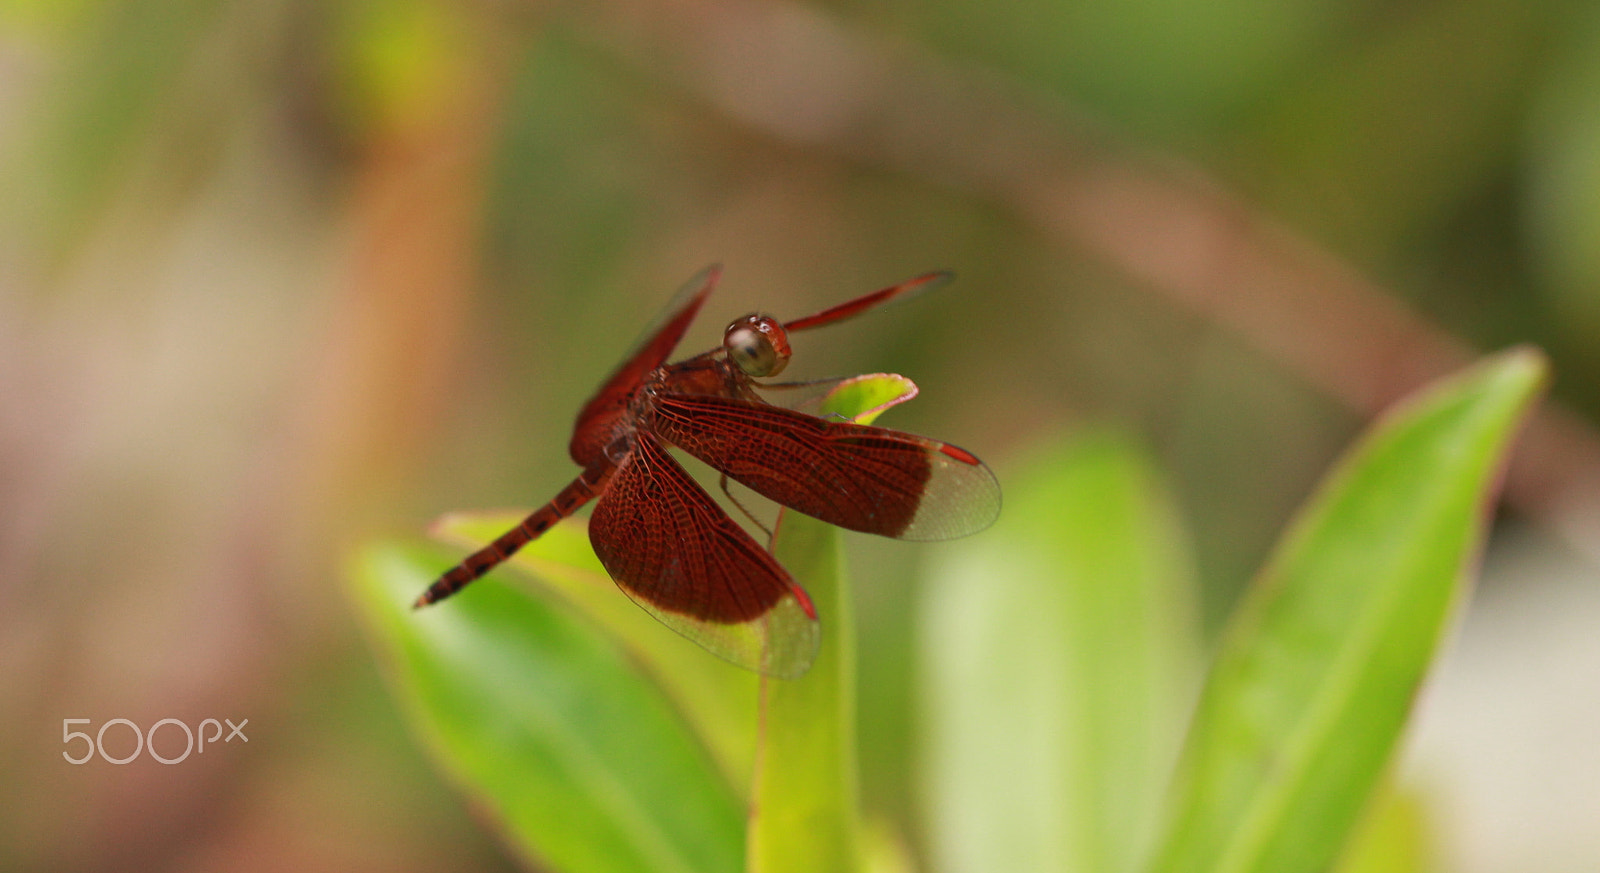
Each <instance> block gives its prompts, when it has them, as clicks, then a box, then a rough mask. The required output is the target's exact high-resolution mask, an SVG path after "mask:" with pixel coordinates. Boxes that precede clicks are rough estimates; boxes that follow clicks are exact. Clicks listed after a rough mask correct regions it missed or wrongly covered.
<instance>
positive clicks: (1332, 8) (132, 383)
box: [0, 0, 1600, 873]
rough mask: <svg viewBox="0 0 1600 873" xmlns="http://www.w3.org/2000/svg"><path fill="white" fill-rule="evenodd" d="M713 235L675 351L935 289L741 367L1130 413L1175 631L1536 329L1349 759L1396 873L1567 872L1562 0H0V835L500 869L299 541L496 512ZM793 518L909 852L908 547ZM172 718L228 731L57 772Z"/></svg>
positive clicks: (881, 806)
mask: <svg viewBox="0 0 1600 873" xmlns="http://www.w3.org/2000/svg"><path fill="white" fill-rule="evenodd" d="M712 261H721V262H723V263H724V264H726V267H727V272H726V275H725V277H724V282H723V286H722V289H721V290H720V291H719V292H718V294H717V296H716V297H714V298H713V300H712V301H711V303H710V304H709V305H708V307H707V311H706V312H705V314H704V315H703V316H702V319H701V323H700V324H699V325H697V326H696V328H695V329H694V330H693V331H692V332H691V334H690V338H689V339H688V340H687V341H686V344H685V348H686V349H691V350H699V349H701V348H705V347H709V345H711V344H712V343H714V342H715V341H716V338H717V336H718V333H717V331H718V329H719V328H720V327H721V325H723V324H725V323H726V321H727V320H728V319H730V318H732V317H733V316H736V315H739V314H741V313H743V312H747V311H749V310H751V309H754V308H761V309H763V310H765V311H769V312H772V313H774V314H777V315H778V316H780V317H795V316H798V315H802V314H805V313H808V312H811V311H814V310H817V309H820V308H822V307H824V306H827V305H831V304H833V303H837V302H840V301H842V300H844V299H847V298H849V297H853V296H855V295H857V294H860V293H863V292H866V291H868V290H871V289H873V288H876V287H880V286H882V285H886V284H889V283H892V282H895V281H899V280H901V279H904V278H907V277H909V276H911V275H914V274H917V273H920V272H923V271H926V270H930V269H939V268H948V269H953V270H955V271H956V272H957V274H958V281H957V283H956V284H955V285H953V286H951V287H949V288H947V289H945V290H943V291H941V292H939V293H938V294H936V295H933V296H930V297H926V298H923V299H920V300H918V301H917V302H916V303H915V304H912V305H908V306H904V307H897V308H894V309H892V310H888V311H885V312H880V313H876V314H874V315H873V316H872V317H871V318H870V319H862V320H860V321H856V322H851V323H849V324H847V325H841V326H839V327H836V328H833V329H830V330H828V331H824V332H820V333H818V334H815V335H806V336H805V337H804V338H803V339H802V340H798V341H797V343H796V358H795V361H794V362H793V364H792V365H791V368H790V370H789V373H793V374H795V376H796V378H803V377H807V376H815V377H822V376H835V375H846V374H851V373H856V372H871V371H878V370H891V371H895V372H900V373H904V374H906V375H908V376H911V377H912V378H913V379H915V380H916V381H917V382H918V384H919V385H920V386H921V388H922V391H923V393H922V396H921V397H920V398H919V399H918V400H917V402H915V403H912V404H909V405H907V406H905V407H902V408H900V409H896V410H895V411H894V412H893V413H892V414H891V415H890V416H889V418H887V419H885V420H884V422H883V423H884V424H887V425H889V426H892V427H898V428H902V429H905V430H910V431H913V432H920V433H927V434H930V435H934V436H937V437H938V438H941V439H945V440H948V441H951V442H954V443H957V444H959V445H963V446H966V447H968V448H970V449H972V450H974V451H976V452H977V453H979V454H980V455H982V456H983V457H984V458H985V459H986V460H988V461H989V462H990V463H991V465H993V466H994V467H995V468H996V470H997V471H998V472H999V474H1000V476H1001V480H1002V483H1003V484H1004V483H1005V482H1006V480H1007V475H1008V470H1009V469H1011V464H1010V460H1011V459H1013V458H1018V457H1022V456H1024V455H1025V454H1026V453H1027V452H1028V451H1029V450H1030V448H1031V447H1034V446H1037V445H1040V444H1042V443H1044V442H1045V441H1047V440H1049V439H1050V438H1051V437H1052V436H1053V435H1054V434H1057V433H1059V432H1060V431H1061V430H1062V429H1064V428H1071V427H1074V426H1078V425H1081V424H1085V423H1095V424H1098V423H1101V422H1108V421H1109V422H1114V423H1116V424H1118V425H1120V426H1122V427H1125V428H1127V429H1129V430H1132V431H1134V432H1136V433H1137V434H1139V436H1140V438H1141V440H1142V441H1143V442H1144V443H1145V445H1146V446H1147V447H1148V448H1149V449H1150V451H1151V452H1152V454H1153V455H1154V457H1155V458H1156V460H1157V462H1158V463H1159V465H1160V466H1161V468H1162V469H1163V471H1164V473H1165V475H1166V477H1167V483H1168V485H1169V487H1170V488H1171V489H1172V490H1173V492H1174V494H1175V495H1176V498H1177V502H1178V505H1179V508H1180V510H1181V512H1182V515H1183V522H1184V524H1185V525H1186V526H1187V528H1188V531H1189V537H1190V539H1191V540H1192V544H1193V554H1194V562H1195V564H1196V576H1197V578H1198V580H1199V583H1200V586H1201V602H1202V607H1203V610H1204V614H1205V615H1206V617H1207V619H1208V621H1209V626H1210V627H1212V628H1215V626H1216V624H1217V623H1218V621H1220V618H1221V617H1222V616H1223V615H1225V614H1226V610H1227V609H1228V607H1229V605H1230V604H1231V603H1232V602H1233V599H1234V597H1235V596H1236V594H1237V592H1238V591H1239V589H1240V587H1241V586H1242V585H1243V584H1244V583H1245V582H1246V581H1247V580H1248V578H1249V576H1250V574H1251V572H1252V571H1253V570H1254V568H1255V567H1256V566H1257V565H1258V564H1259V563H1260V561H1261V559H1262V557H1263V555H1264V553H1265V550H1266V549H1267V548H1268V546H1269V545H1270V544H1271V542H1272V540H1273V538H1274V537H1275V536H1276V535H1277V533H1278V532H1279V530H1280V529H1281V527H1282V526H1283V524H1284V522H1285V520H1286V517H1287V514H1288V513H1289V512H1290V511H1291V510H1292V509H1293V508H1294V507H1295V506H1296V505H1297V504H1298V503H1299V501H1300V500H1301V499H1302V498H1303V497H1304V496H1305V494H1306V492H1307V490H1308V489H1309V488H1310V487H1311V485H1312V484H1313V483H1314V482H1315V480H1316V478H1317V477H1318V476H1319V475H1320V474H1321V472H1322V471H1323V470H1324V469H1325V467H1326V465H1327V464H1328V463H1329V461H1330V459H1331V458H1332V457H1333V456H1334V455H1335V453H1336V452H1337V451H1338V450H1339V449H1340V448H1341V447H1342V446H1343V445H1344V444H1345V443H1346V442H1347V441H1348V439H1349V438H1350V437H1351V436H1352V434H1354V433H1355V432H1356V431H1357V429H1358V428H1360V426H1361V425H1362V424H1363V423H1364V422H1365V421H1366V419H1367V418H1368V417H1370V416H1371V415H1372V414H1373V413H1374V412H1375V411H1376V410H1377V409H1378V408H1380V407H1381V406H1382V405H1383V404H1384V403H1386V402H1387V401H1389V400H1391V399H1393V398H1395V397H1397V396H1399V395H1400V394H1402V393H1404V392H1405V391H1406V390H1408V389H1410V388H1413V387H1415V386H1416V385H1418V384H1420V383H1421V382H1422V381H1424V380H1425V378H1426V377H1428V376H1430V375H1434V374H1437V373H1440V372H1443V371H1445V370H1447V369H1449V368H1450V367H1451V366H1453V365H1454V364H1455V363H1458V362H1459V361H1461V360H1464V359H1466V357H1468V356H1470V355H1471V354H1472V353H1473V352H1475V351H1478V350H1488V349H1492V348H1498V347H1501V346H1504V345H1507V344H1510V343H1513V342H1520V341H1528V342H1533V343H1536V344H1538V345H1540V346H1542V347H1543V348H1545V349H1546V350H1548V351H1549V353H1550V354H1551V355H1552V357H1553V359H1554V362H1555V371H1556V382H1555V385H1554V389H1553V399H1552V401H1551V403H1550V405H1549V406H1548V407H1547V410H1546V415H1545V416H1544V417H1543V418H1541V419H1540V420H1539V421H1538V422H1537V423H1536V424H1535V426H1534V427H1533V428H1531V429H1530V431H1529V433H1528V435H1527V438H1526V439H1525V440H1524V443H1523V451H1522V453H1521V455H1520V456H1519V458H1518V461H1517V463H1516V464H1515V465H1514V466H1513V469H1512V471H1511V473H1510V476H1509V479H1508V486H1507V487H1508V492H1507V493H1508V500H1507V505H1506V507H1505V508H1504V510H1503V511H1502V512H1501V514H1500V516H1499V522H1500V523H1499V524H1498V525H1497V528H1496V533H1495V536H1494V538H1493V540H1492V542H1491V546H1490V549H1489V551H1488V553H1487V554H1486V556H1485V560H1484V563H1485V579H1484V582H1483V585H1482V586H1481V587H1480V592H1479V596H1478V598H1477V600H1476V601H1475V603H1474V604H1473V605H1472V608H1471V610H1470V612H1469V613H1468V614H1467V615H1466V616H1465V619H1464V621H1463V622H1462V626H1461V632H1460V633H1459V634H1458V638H1457V639H1456V640H1455V642H1454V645H1453V646H1452V648H1451V649H1450V650H1449V652H1448V653H1447V655H1446V659H1445V662H1444V665H1443V668H1442V670H1441V672H1440V674H1439V675H1438V676H1437V678H1436V681H1435V682H1434V683H1433V685H1432V686H1431V687H1430V689H1429V690H1428V692H1427V693H1426V694H1425V696H1424V699H1423V704H1422V707H1421V711H1420V714H1419V722H1418V723H1417V724H1416V725H1415V726H1414V730H1413V731H1412V733H1411V736H1410V740H1409V743H1408V747H1407V749H1406V751H1405V753H1404V755H1403V759H1402V761H1401V762H1400V764H1399V766H1398V775H1397V779H1398V780H1399V781H1401V782H1402V783H1403V784H1404V785H1405V786H1407V791H1408V794H1407V795H1406V796H1407V797H1408V798H1414V799H1415V802H1416V804H1417V805H1418V812H1417V813H1416V814H1417V815H1418V816H1420V817H1421V819H1422V820H1423V821H1424V822H1425V830H1426V831H1427V833H1428V834H1429V835H1430V838H1431V841H1432V843H1433V847H1434V850H1435V851H1434V852H1433V855H1432V856H1431V857H1430V858H1428V859H1427V860H1426V861H1423V862H1419V864H1420V865H1421V866H1420V867H1418V868H1416V869H1428V870H1439V871H1465V873H1476V871H1490V870H1510V869H1515V870H1552V871H1568V870H1571V871H1579V870H1585V871H1589V870H1594V869H1596V868H1597V867H1600V826H1597V824H1600V742H1597V740H1600V694H1596V693H1595V690H1596V688H1600V634H1596V633H1595V632H1594V629H1595V627H1596V626H1597V623H1600V588H1597V586H1596V585H1595V581H1596V578H1597V573H1596V566H1597V564H1600V436H1597V433H1600V431H1597V419H1600V6H1595V5H1593V4H1586V3H1573V2H1558V0H1536V2H1513V0H1413V2H1376V0H1362V2H1344V3H1336V2H1330V0H1322V2H1312V0H1291V2H1281V0H1271V2H1268V0H1221V2H1209V3H1201V2H1197V0H1133V2H1124V3H1108V2H1078V3H1073V2H1056V3H1049V2H1019V3H1013V4H1004V5H997V4H989V3H978V2H973V0H934V2H927V3H910V2H891V0H884V2H858V3H842V2H828V3H813V4H803V3H793V2H760V3H739V2H731V0H694V2H686V0H633V2H628V0H606V2H596V3H572V4H562V3H535V2H507V0H502V2H467V3H447V2H442V0H440V2H428V0H365V2H361V0H339V2H294V0H245V2H222V0H143V2H130V0H120V2H116V0H62V2H49V0H0V459H3V466H0V506H3V508H4V512H3V513H0V784H3V785H5V786H6V787H5V790H4V791H0V868H4V869H18V870H22V869H50V870H104V869H140V870H212V869H232V870H278V869H285V870H288V869H294V870H307V869H339V870H367V869H370V870H417V871H421V870H459V869H485V870H493V869H507V868H511V867H513V866H514V862H513V861H512V860H511V858H510V856H509V855H508V854H506V852H505V850H504V849H502V848H501V847H500V846H499V845H498V843H497V842H496V840H495V837H494V835H493V834H492V832H490V831H489V830H488V829H487V828H485V827H482V826H480V825H479V824H478V823H477V822H476V821H475V818H474V814H473V811H472V810H471V809H470V808H469V807H468V805H467V803H466V802H465V801H464V800H463V799H461V797H460V796H458V795H457V794H455V793H454V792H453V791H452V789H451V788H450V787H449V786H447V785H445V784H443V783H442V782H441V781H440V779H439V777H437V776H436V775H434V774H433V773H432V771H431V770H430V769H429V767H428V765H427V763H426V762H425V761H424V760H423V759H422V757H421V755H420V753H419V752H418V751H417V750H416V748H415V747H414V746H413V745H412V743H411V742H410V740H409V739H408V737H407V736H406V735H405V732H404V730H403V728H402V727H401V725H400V722H399V720H398V718H397V715H396V713H395V711H394V708H393V706H392V704H391V703H390V702H389V700H388V698H387V697H386V695H385V693H384V691H383V688H382V687H381V685H380V684H379V677H378V673H377V670H376V668H375V666H374V664H373V661H372V656H371V654H370V653H369V651H368V649H367V647H366V645H365V644H364V642H363V641H362V639H361V638H360V636H359V634H358V633H357V632H356V629H355V626H354V621H353V619H352V618H351V616H350V613H349V607H348V605H347V604H346V601H345V599H344V595H343V593H342V591H341V590H340V585H339V582H338V564H339V559H340V556H341V554H342V553H343V551H344V550H345V549H347V548H348V547H349V546H350V545H351V544H352V543H354V542H356V541H358V540H360V539H361V538H363V537H367V536H370V535H372V534H374V533H410V532H414V531H416V530H418V529H420V528H421V527H422V526H423V525H425V524H426V523H427V522H428V520H430V519H431V518H433V517H434V516H436V515H438V514H440V513H442V512H444V511H447V510H450V509H457V508H472V507H491V506H531V505H533V504H536V503H539V502H542V501H544V500H546V499H548V498H549V497H550V496H551V495H553V494H554V492H555V491H556V490H557V489H558V488H559V487H560V486H561V485H563V484H565V483H566V482H567V481H568V480H569V479H570V477H571V476H572V475H573V474H574V473H575V470H574V468H572V466H571V464H570V462H569V461H568V459H567V457H566V451H565V449H566V441H567V438H568V435H569V432H570V427H571V423H572V420H573V416H574V415H575V413H576V410H577V408H578V407H579V406H580V405H581V403H582V402H583V400H584V399H585V398H586V397H587V396H588V394H589V392H590V391H591V390H592V389H593V388H594V387H595V386H596V385H597V384H598V382H599V380H600V379H601V377H602V376H603V375H604V374H605V373H606V371H607V370H608V369H609V368H610V367H611V366H612V365H613V364H614V363H615V362H616V361H617V360H618V359H619V358H620V356H621V355H622V354H623V353H624V352H625V351H626V349H627V348H628V346H629V344H630V343H631V341H632V339H633V338H634V337H635V336H636V335H637V334H638V332H639V331H640V330H641V329H642V328H643V326H644V325H645V324H646V323H647V322H648V321H649V319H650V318H651V317H652V315H653V314H654V313H655V311H656V309H657V308H658V307H659V306H661V305H663V304H664V302H665V301H666V299H667V298H668V296H669V295H670V294H671V292H672V290H673V289H674V288H676V287H677V285H678V284H679V283H680V282H682V281H683V280H684V279H686V278H688V277H689V276H690V275H691V274H692V273H694V272H695V271H696V270H698V269H699V268H700V267H702V266H704V265H705V264H706V263H709V262H712ZM786 375H788V374H786ZM849 542H850V549H851V556H852V561H853V564H854V567H855V575H856V577H857V580H858V581H857V586H856V587H857V591H858V596H859V598H860V604H859V625H860V634H861V640H862V649H861V657H860V661H861V670H862V677H861V682H860V693H861V703H860V705H861V730H862V737H861V741H862V748H861V761H862V767H863V790H864V794H865V799H866V803H867V805H868V807H869V809H870V811H872V812H874V813H877V814H881V815H882V816H884V817H885V818H886V819H887V820H889V821H891V822H892V823H893V824H894V826H895V827H896V828H897V829H898V830H899V831H900V832H901V833H902V834H903V835H904V836H905V838H906V839H907V840H908V841H909V842H910V844H911V845H912V849H913V854H916V851H917V850H916V846H917V845H918V841H919V837H918V834H919V829H920V828H922V827H925V825H924V824H922V823H920V822H919V815H920V813H919V809H918V775H917V773H916V772H915V767H914V762H915V759H916V744H917V741H918V739H917V730H916V725H915V724H914V716H913V713H914V712H915V706H916V700H915V696H916V695H915V690H914V689H915V688H916V676H917V669H918V665H917V663H916V661H915V659H914V657H913V655H914V653H915V652H916V651H917V649H918V646H919V645H922V643H921V642H919V641H918V640H917V639H916V636H917V634H918V633H919V629H918V628H917V627H916V626H915V624H914V622H913V620H912V616H913V615H914V614H915V612H916V609H917V603H918V597H919V589H918V585H917V583H916V581H915V580H916V572H917V570H918V567H919V565H921V566H927V565H929V564H930V563H932V562H936V561H938V559H939V555H940V550H941V548H942V547H941V546H926V547H923V546H907V545H905V544H898V543H880V542H869V541H868V540H867V538H865V537H850V538H849ZM1198 667H1199V665H1197V670H1198ZM208 717H212V718H219V719H220V718H223V717H229V718H232V719H233V720H234V721H235V722H237V721H238V720H239V719H242V718H248V719H249V725H250V726H249V728H247V729H246V733H247V734H248V736H249V743H248V745H244V746H240V745H238V744H237V741H236V742H235V743H234V744H233V745H219V746H216V747H215V748H208V750H207V752H206V753H205V754H204V755H203V756H200V755H197V756H195V757H193V758H191V759H189V760H186V761H185V762H183V763H182V764H181V765H174V766H162V765H160V764H158V763H156V762H155V761H152V760H150V758H149V757H148V756H143V757H141V758H140V759H139V760H137V761H136V762H134V763H132V764H129V765H126V766H121V767H119V766H115V765H111V764H107V763H105V762H102V761H98V760H97V761H94V762H91V763H89V764H85V765H82V766H73V765H70V764H67V763H65V762H64V761H62V760H61V758H60V753H61V751H62V749H63V746H62V745H61V744H60V743H59V738H58V736H57V733H56V731H57V730H58V725H59V723H60V722H61V720H62V719H65V718H90V719H92V720H93V725H92V726H91V727H92V728H97V727H98V726H99V725H100V724H101V723H103V722H105V721H107V720H109V719H113V718H126V719H129V720H131V721H133V722H135V723H136V724H138V725H141V726H144V727H145V728H147V729H148V727H149V726H150V725H152V724H154V723H155V722H157V721H159V720H160V719H163V718H177V719H181V720H183V721H185V722H187V723H189V724H195V723H198V722H199V721H200V720H201V719H204V718H208ZM110 736H112V734H108V737H110ZM1407 869H1413V868H1407Z"/></svg>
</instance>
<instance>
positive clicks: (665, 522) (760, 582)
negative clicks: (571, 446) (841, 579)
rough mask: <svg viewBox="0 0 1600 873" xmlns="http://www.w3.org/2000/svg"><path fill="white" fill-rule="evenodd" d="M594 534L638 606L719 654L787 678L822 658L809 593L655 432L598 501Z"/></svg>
mask: <svg viewBox="0 0 1600 873" xmlns="http://www.w3.org/2000/svg"><path fill="white" fill-rule="evenodd" d="M589 540H590V542H591V543H593V545H594V551H595V554H596V555H598V556H599V558H600V563H602V564H604V565H605V568H606V571H607V572H609V573H610V574H611V578H613V579H615V580H616V582H617V585H618V587H620V588H621V589H622V590H623V591H624V592H626V593H627V595H628V596H629V597H631V598H632V599H633V601H634V602H635V603H637V604H639V605H640V606H641V607H643V608H644V609H645V611H646V612H649V613H650V614H651V615H654V616H655V617H656V618H658V619H660V620H661V622H662V623H663V624H665V625H667V626H668V627H670V628H672V629H673V630H675V631H677V632H678V633H681V634H683V635H684V636H686V637H688V638H689V639H691V640H694V641H695V642H697V643H699V644H700V645H702V646H704V647H705V648H706V649H708V650H710V651H711V652H713V653H715V654H717V655H719V656H721V657H723V658H726V659H727V660H729V661H732V662H733V663H735V664H738V665H740V666H742V667H747V668H749V669H752V670H756V671H758V672H761V673H766V674H769V675H773V676H779V677H784V678H792V677H795V676H799V675H800V674H802V673H804V672H805V671H806V669H807V668H809V667H810V666H811V661H812V659H813V658H815V657H816V652H817V644H818V641H819V639H820V636H819V629H818V627H817V618H816V613H815V610H814V609H813V608H812V606H811V600H810V598H808V597H807V596H806V593H805V591H804V590H803V589H801V588H800V587H799V586H798V585H796V584H795V583H794V580H792V579H791V578H790V577H789V574H788V572H786V571H785V570H784V569H783V567H782V566H781V565H779V564H778V562H777V561H776V560H775V559H774V558H773V557H772V555H771V554H770V553H768V552H767V551H766V550H765V549H763V548H761V546H760V545H758V544H757V543H756V541H755V540H754V539H752V538H751V537H750V535H749V534H748V533H746V532H745V531H744V529H743V528H741V527H740V526H739V525H738V524H736V523H734V521H733V520H732V519H730V518H729V517H728V515H727V513H725V512H723V511H722V508H721V507H720V506H718V505H717V504H716V502H715V501H714V500H712V499H711V497H710V496H709V495H707V494H706V493H705V491H704V490H703V489H701V488H700V486H699V485H697V484H696V483H695V482H694V480H693V479H691V478H690V477H689V474H688V473H686V472H685V471H684V469H683V467H681V466H679V464H678V462H676V461H674V460H673V459H672V457H671V456H670V455H668V454H667V452H666V450H665V449H663V448H662V446H661V444H660V443H659V442H657V441H656V439H655V438H654V437H652V436H651V435H650V434H648V433H641V434H639V435H638V442H637V445H636V446H635V447H634V450H633V451H632V452H631V453H630V454H629V456H628V458H627V459H625V460H624V461H623V463H622V465H621V467H620V468H619V469H618V471H617V473H616V476H615V478H613V479H612V481H611V486H610V488H609V489H607V491H606V493H605V494H604V495H603V496H602V497H601V498H600V502H599V504H598V505H597V506H596V507H595V511H594V515H593V517H592V518H591V519H590V521H589Z"/></svg>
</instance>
